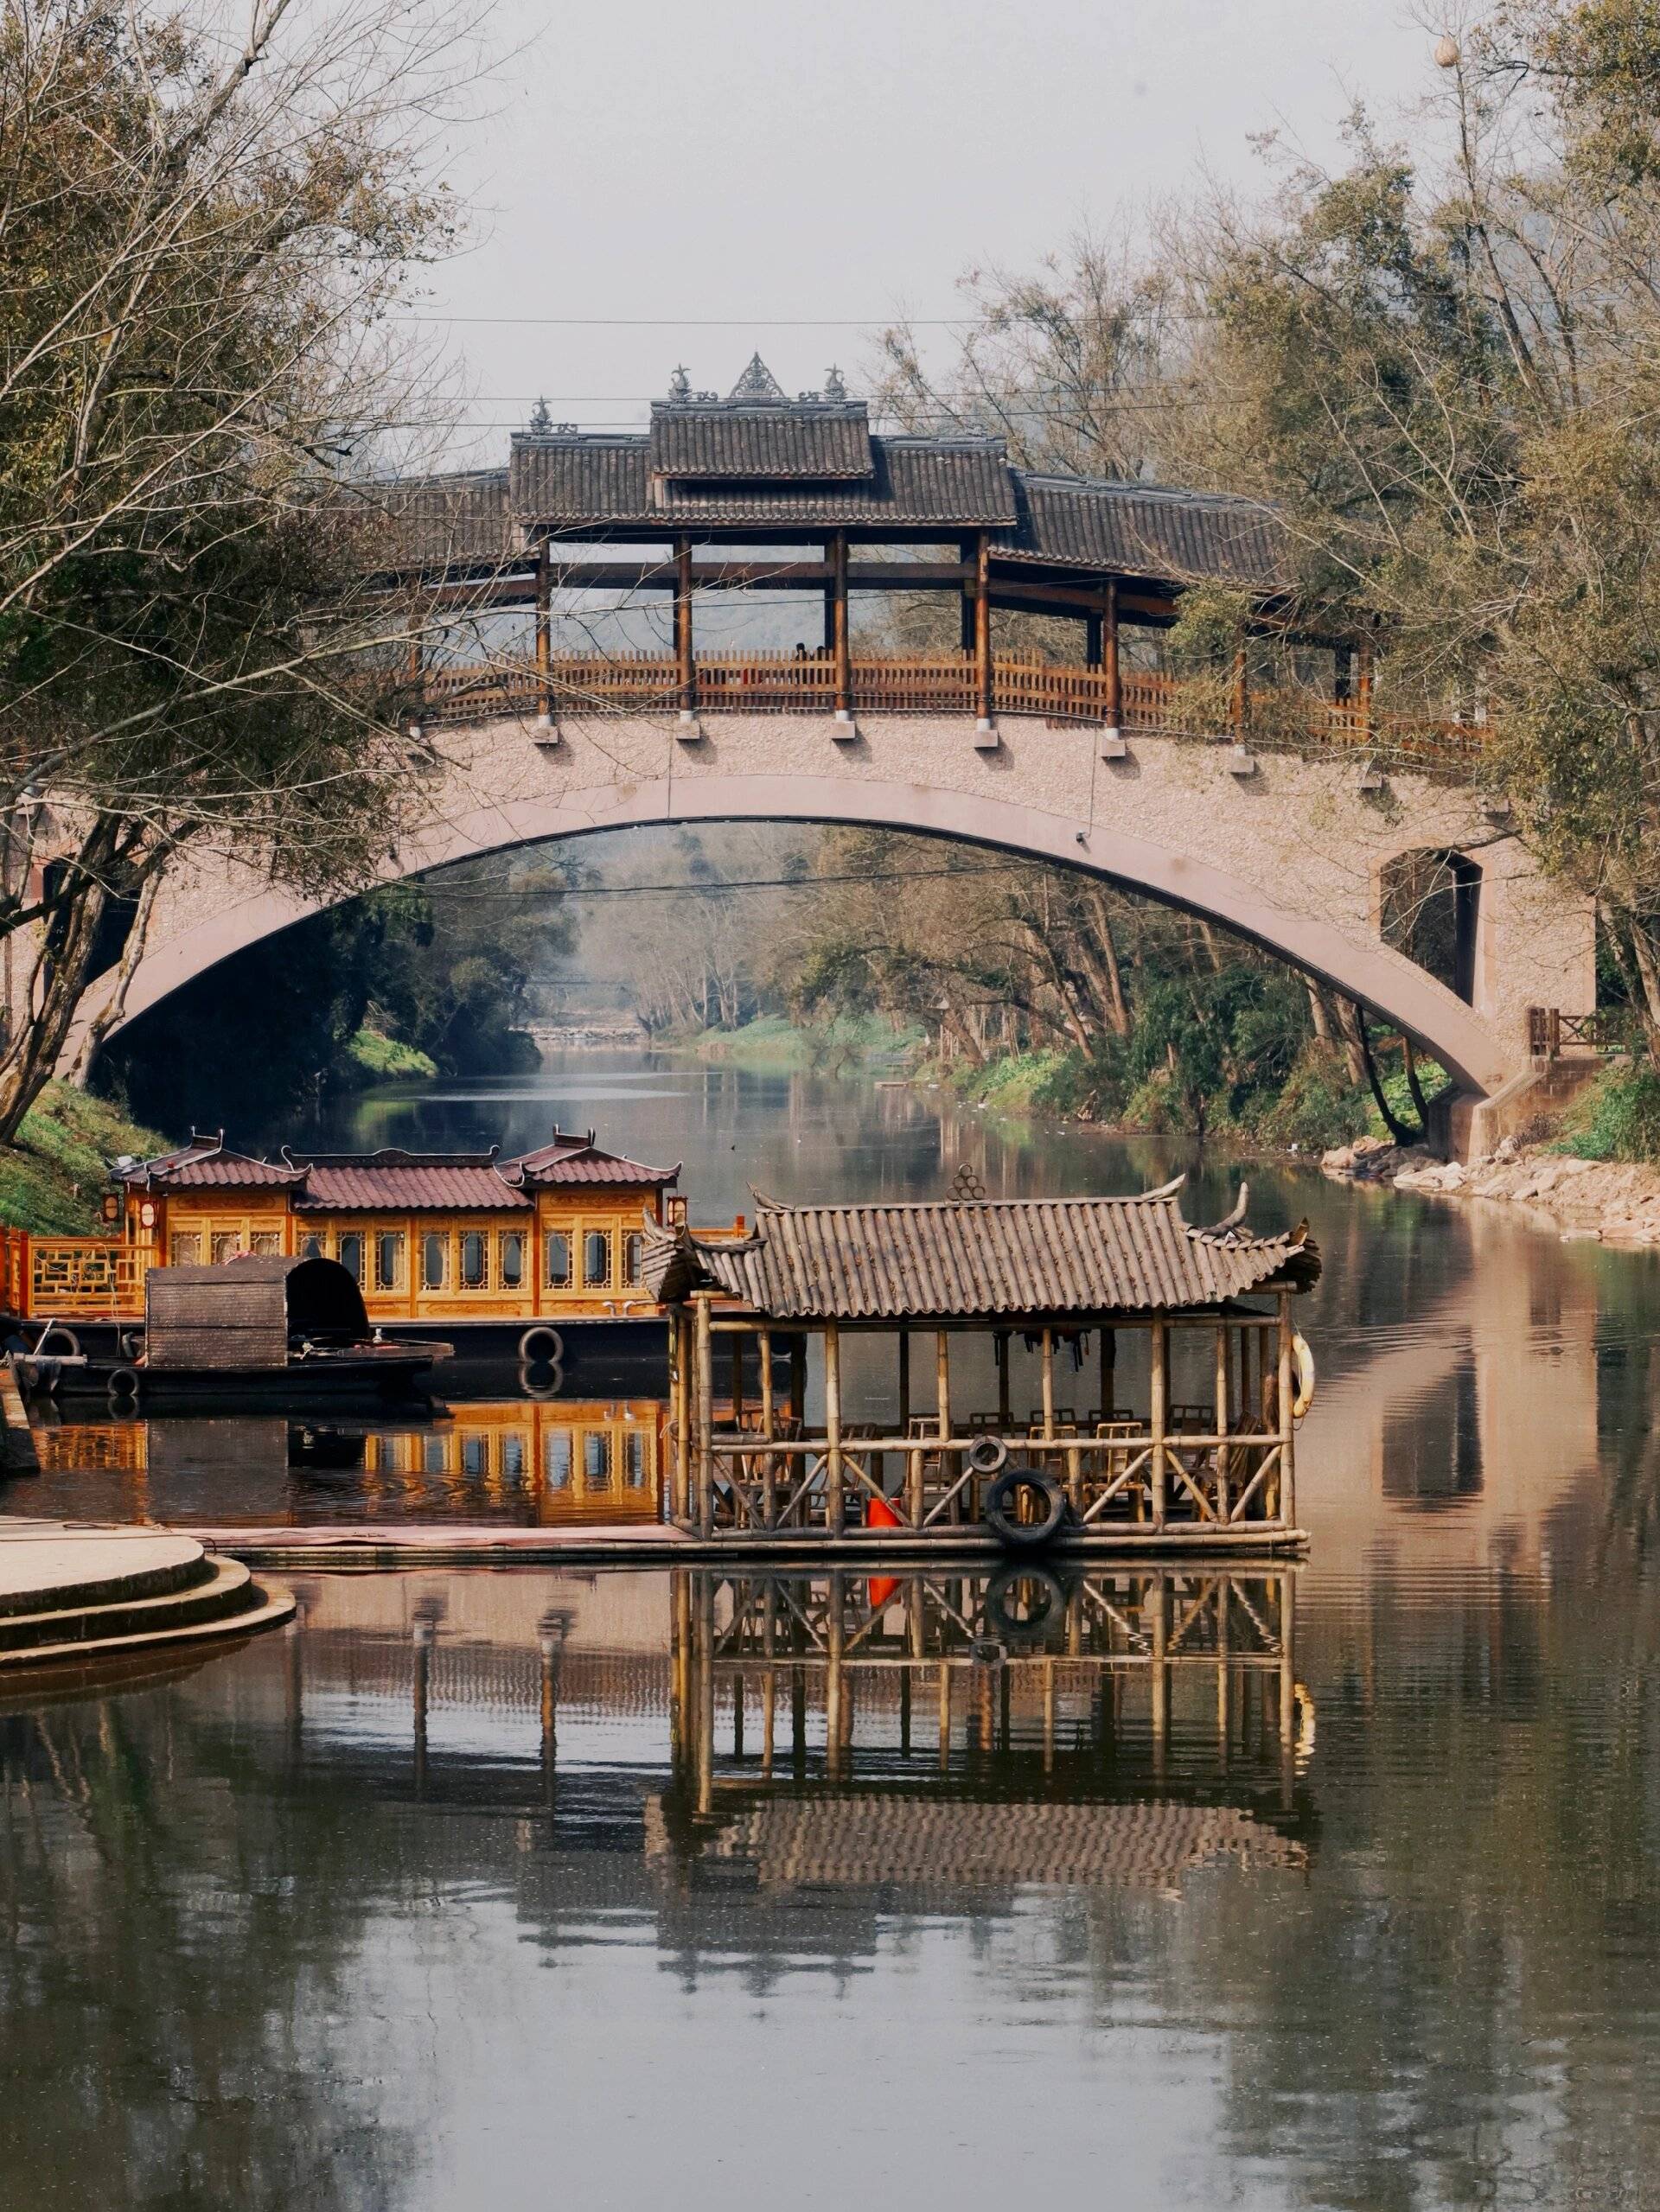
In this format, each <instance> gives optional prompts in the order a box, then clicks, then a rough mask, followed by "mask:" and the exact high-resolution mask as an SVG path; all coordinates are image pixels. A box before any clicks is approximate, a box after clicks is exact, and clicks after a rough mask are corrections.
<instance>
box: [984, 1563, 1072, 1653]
mask: <svg viewBox="0 0 1660 2212" xmlns="http://www.w3.org/2000/svg"><path fill="white" fill-rule="evenodd" d="M985 1616H986V1635H988V1636H995V1637H997V1638H998V1639H999V1641H1001V1642H1003V1643H1006V1644H1008V1645H1011V1646H1012V1647H1013V1648H1015V1649H1017V1650H1019V1649H1023V1648H1027V1647H1029V1646H1031V1645H1032V1644H1040V1643H1044V1642H1045V1641H1047V1640H1048V1638H1049V1637H1050V1635H1052V1634H1053V1632H1054V1631H1055V1630H1056V1629H1057V1628H1059V1627H1060V1625H1061V1624H1062V1622H1063V1621H1064V1620H1065V1618H1066V1592H1065V1591H1064V1590H1063V1589H1062V1588H1061V1585H1060V1584H1059V1583H1058V1582H1057V1580H1056V1578H1055V1577H1054V1576H1053V1575H1052V1574H1050V1571H1049V1569H1048V1568H1047V1567H1040V1566H1018V1567H999V1570H998V1571H997V1572H996V1574H995V1575H993V1578H992V1579H991V1581H990V1582H989V1583H988V1584H986V1603H985Z"/></svg>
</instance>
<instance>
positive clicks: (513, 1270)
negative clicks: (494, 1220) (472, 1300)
mask: <svg viewBox="0 0 1660 2212" xmlns="http://www.w3.org/2000/svg"><path fill="white" fill-rule="evenodd" d="M524 1281H525V1233H524V1231H523V1230H522V1229H503V1230H502V1232H501V1287H502V1289H503V1290H504V1291H518V1290H522V1289H523V1288H524Z"/></svg>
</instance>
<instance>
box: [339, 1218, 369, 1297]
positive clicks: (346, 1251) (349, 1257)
mask: <svg viewBox="0 0 1660 2212" xmlns="http://www.w3.org/2000/svg"><path fill="white" fill-rule="evenodd" d="M335 1259H337V1260H338V1261H339V1262H340V1264H341V1265H342V1267H343V1268H344V1269H345V1270H346V1272H347V1273H348V1275H349V1276H350V1277H351V1278H352V1280H353V1282H354V1283H355V1284H357V1286H358V1288H359V1289H360V1290H361V1288H362V1286H363V1233H362V1231H361V1229H344V1230H342V1233H340V1235H339V1236H337V1237H336V1238H335Z"/></svg>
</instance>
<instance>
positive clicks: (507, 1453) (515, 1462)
mask: <svg viewBox="0 0 1660 2212" xmlns="http://www.w3.org/2000/svg"><path fill="white" fill-rule="evenodd" d="M524 1471H525V1440H524V1438H523V1437H520V1436H512V1435H508V1436H504V1437H502V1439H501V1472H502V1473H503V1474H504V1475H505V1476H507V1477H508V1481H509V1482H517V1481H518V1480H519V1479H520V1476H522V1475H523V1474H524Z"/></svg>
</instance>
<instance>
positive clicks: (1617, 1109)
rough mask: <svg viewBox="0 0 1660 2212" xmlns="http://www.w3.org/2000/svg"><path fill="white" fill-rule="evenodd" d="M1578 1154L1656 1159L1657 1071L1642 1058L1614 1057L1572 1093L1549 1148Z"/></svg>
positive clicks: (1659, 1140) (1659, 1129) (1659, 1156)
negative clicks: (1626, 1058)
mask: <svg viewBox="0 0 1660 2212" xmlns="http://www.w3.org/2000/svg"><path fill="white" fill-rule="evenodd" d="M1552 1149H1553V1150H1554V1151H1558V1152H1565V1153H1567V1155H1568V1157H1570V1158H1573V1159H1578V1160H1613V1161H1618V1162H1620V1163H1625V1164H1631V1165H1636V1164H1639V1163H1640V1164H1648V1165H1652V1164H1654V1163H1657V1162H1660V1075H1657V1074H1655V1072H1654V1070H1653V1068H1650V1066H1649V1065H1648V1063H1647V1062H1646V1061H1638V1062H1636V1063H1635V1064H1633V1063H1631V1062H1630V1061H1615V1062H1614V1063H1613V1065H1612V1067H1609V1068H1605V1069H1604V1070H1603V1072H1602V1074H1600V1075H1599V1077H1598V1078H1597V1081H1595V1082H1594V1083H1592V1084H1590V1085H1589V1086H1587V1088H1586V1089H1585V1090H1584V1091H1582V1092H1581V1093H1580V1095H1579V1097H1578V1098H1577V1099H1575V1100H1574V1103H1573V1105H1572V1106H1570V1107H1569V1108H1568V1110H1567V1113H1566V1114H1564V1116H1563V1117H1562V1122H1561V1128H1560V1129H1559V1130H1558V1131H1557V1134H1556V1138H1555V1144H1554V1145H1553V1148H1552Z"/></svg>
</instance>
